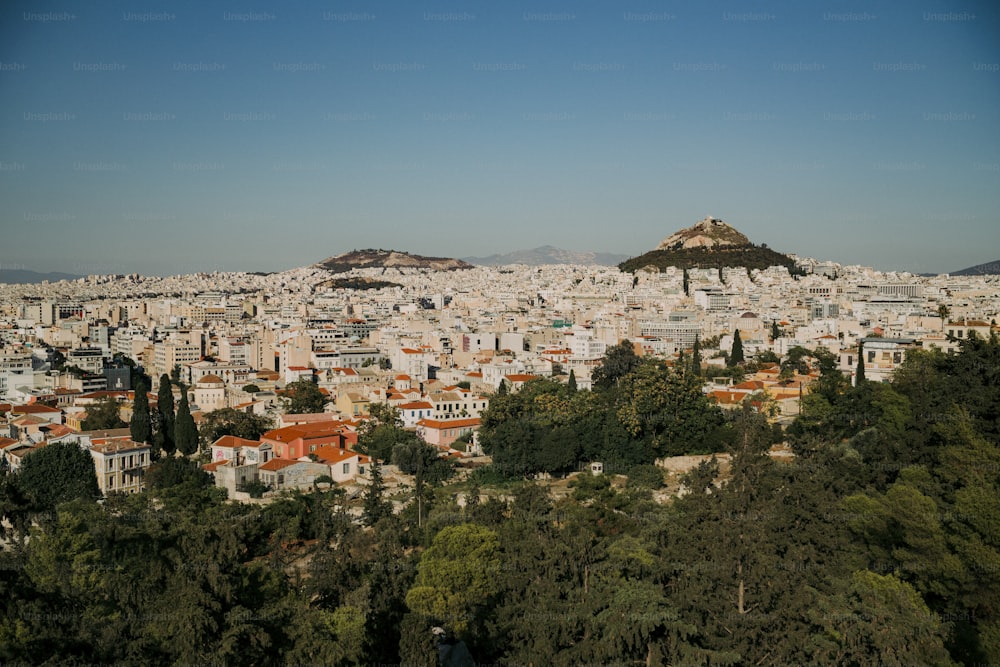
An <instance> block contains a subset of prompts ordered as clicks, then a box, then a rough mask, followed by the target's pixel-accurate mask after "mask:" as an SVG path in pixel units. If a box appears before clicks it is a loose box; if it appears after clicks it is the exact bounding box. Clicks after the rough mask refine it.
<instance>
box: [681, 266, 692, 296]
mask: <svg viewBox="0 0 1000 667" xmlns="http://www.w3.org/2000/svg"><path fill="white" fill-rule="evenodd" d="M683 285H684V296H691V294H690V292H689V290H688V288H689V287H690V283H689V282H688V270H687V269H684V283H683Z"/></svg>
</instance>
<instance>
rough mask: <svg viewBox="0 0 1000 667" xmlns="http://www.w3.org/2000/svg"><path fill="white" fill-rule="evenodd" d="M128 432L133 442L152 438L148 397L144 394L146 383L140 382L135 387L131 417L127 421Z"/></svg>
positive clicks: (149, 440)
mask: <svg viewBox="0 0 1000 667" xmlns="http://www.w3.org/2000/svg"><path fill="white" fill-rule="evenodd" d="M129 433H130V434H131V436H132V440H133V441H135V442H142V443H149V442H151V441H152V439H153V437H152V436H153V430H152V425H151V423H150V417H149V397H148V396H147V395H146V385H145V384H143V383H142V382H140V383H139V384H137V385H136V387H135V400H134V401H133V403H132V419H131V421H129Z"/></svg>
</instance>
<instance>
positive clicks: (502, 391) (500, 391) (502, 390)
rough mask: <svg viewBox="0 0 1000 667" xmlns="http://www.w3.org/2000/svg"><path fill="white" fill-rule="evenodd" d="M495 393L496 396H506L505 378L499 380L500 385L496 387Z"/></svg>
mask: <svg viewBox="0 0 1000 667" xmlns="http://www.w3.org/2000/svg"><path fill="white" fill-rule="evenodd" d="M496 395H497V396H506V395H507V381H506V380H500V386H499V387H497V393H496Z"/></svg>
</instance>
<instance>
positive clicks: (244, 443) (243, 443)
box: [212, 435, 260, 449]
mask: <svg viewBox="0 0 1000 667" xmlns="http://www.w3.org/2000/svg"><path fill="white" fill-rule="evenodd" d="M212 446H213V447H229V448H233V449H235V448H237V447H255V448H256V447H260V442H258V441H257V440H247V439H246V438H237V437H236V436H235V435H224V436H222V437H221V438H219V439H218V440H216V441H215V442H213V443H212Z"/></svg>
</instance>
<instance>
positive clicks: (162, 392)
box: [154, 373, 175, 454]
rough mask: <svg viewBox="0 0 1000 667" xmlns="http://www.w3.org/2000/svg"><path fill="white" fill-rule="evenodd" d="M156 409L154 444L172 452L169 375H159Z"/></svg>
mask: <svg viewBox="0 0 1000 667" xmlns="http://www.w3.org/2000/svg"><path fill="white" fill-rule="evenodd" d="M156 411H157V412H158V413H159V416H160V420H159V422H160V423H159V429H158V430H157V432H156V440H155V441H154V445H155V446H156V447H158V448H159V449H162V450H163V451H165V452H166V453H167V454H173V453H174V420H175V416H174V391H173V387H172V385H171V384H170V376H168V375H167V374H166V373H164V374H163V375H161V376H160V389H159V391H157V393H156Z"/></svg>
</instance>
